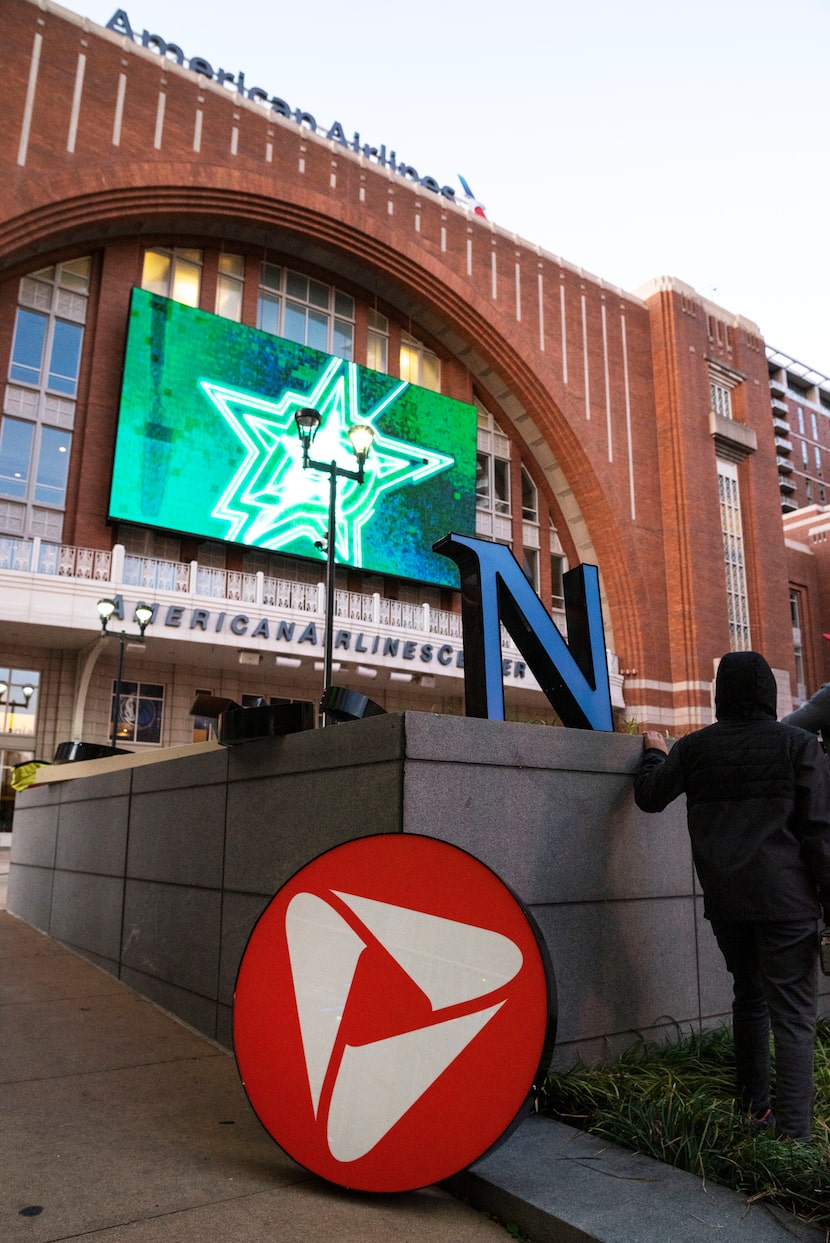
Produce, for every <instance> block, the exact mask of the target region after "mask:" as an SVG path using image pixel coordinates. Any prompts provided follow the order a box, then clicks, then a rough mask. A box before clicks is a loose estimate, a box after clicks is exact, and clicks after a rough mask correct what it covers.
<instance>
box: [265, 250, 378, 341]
mask: <svg viewBox="0 0 830 1243" xmlns="http://www.w3.org/2000/svg"><path fill="white" fill-rule="evenodd" d="M257 328H261V329H262V330H263V331H264V332H272V333H274V335H275V336H281V337H285V338H286V340H288V341H296V342H297V344H298V345H310V346H313V348H314V349H316V350H322V351H323V353H325V354H336V355H337V357H338V358H345V359H347V360H348V361H351V360H352V358H353V357H354V298H351V297H349V295H348V294H344V293H341V292H340V290H338V289H334V288H332V287H331V286H330V285H324V284H323V283H322V281H315V280H312V279H311V278H310V277H307V276H303V275H302V274H301V273H300V272H291V271H288V270H287V269H285V268H281V267H278V266H277V265H276V264H274V263H263V264H262V265H261V266H260V276H259V293H258V297H257Z"/></svg>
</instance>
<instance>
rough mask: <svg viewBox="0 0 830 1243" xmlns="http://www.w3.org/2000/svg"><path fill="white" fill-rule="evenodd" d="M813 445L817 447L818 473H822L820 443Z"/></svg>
mask: <svg viewBox="0 0 830 1243" xmlns="http://www.w3.org/2000/svg"><path fill="white" fill-rule="evenodd" d="M813 447H814V449H815V454H816V474H817V475H820V474H821V449H820V448H819V447H818V445H814V446H813Z"/></svg>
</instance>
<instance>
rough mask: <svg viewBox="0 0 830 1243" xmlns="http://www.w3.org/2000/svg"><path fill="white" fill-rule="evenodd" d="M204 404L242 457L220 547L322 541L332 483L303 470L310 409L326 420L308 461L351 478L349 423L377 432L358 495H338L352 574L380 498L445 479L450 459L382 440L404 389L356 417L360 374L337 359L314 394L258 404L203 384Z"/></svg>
mask: <svg viewBox="0 0 830 1243" xmlns="http://www.w3.org/2000/svg"><path fill="white" fill-rule="evenodd" d="M200 387H201V388H202V391H203V392H204V394H205V396H206V397H207V398H208V400H209V401H211V402H212V403H213V405H214V406H215V407H216V408H217V410H219V412H220V414H221V415H222V417H223V418H224V419H225V420H226V421H227V423H228V425H229V426H230V427H231V428H232V429H233V431H234V433H235V434H236V435H237V436H238V437H239V440H240V441H241V442H242V445H243V446H244V449H245V456H244V458H243V460H242V464H241V465H240V466H239V468H238V469H237V471H236V473H235V474H234V475H233V477H232V478H231V479H230V481H229V482H228V485H227V487H226V488H225V490H224V492H223V493H222V495H221V497H220V498H219V500H218V502H217V503H216V505H215V506H214V508H213V511H212V516H213V517H214V518H217V519H219V520H220V521H225V522H227V523H228V529H227V532H226V534H225V537H224V538H225V539H227V540H236V541H241V542H242V543H245V544H248V545H255V546H256V547H259V548H269V549H272V550H279V549H281V548H286V547H288V546H289V545H293V546H294V547H296V544H297V540H298V539H300V538H303V537H307V538H308V539H309V541H310V542H311V544H312V545H313V544H314V543H315V542H316V541H318V540H319V541H324V540H325V539H326V538H327V536H328V509H329V476H328V474H324V473H323V472H322V471H315V470H313V469H311V470H307V471H306V470H303V465H302V448H301V445H300V440H299V437H298V435H297V429H296V424H295V422H294V414H295V412H296V411H297V410H298V409H299V408H300V407H302V406H312V407H313V408H314V409H316V410H319V412H320V414H321V416H322V423H321V425H320V430H319V431H318V433H317V436H316V439H315V441H314V456H315V457H316V458H317V460H318V461H321V462H331V461H334V462H336V463H337V464H338V465H339V466H343V467H345V468H346V469H354V465H355V462H354V455H353V454H352V452H351V447H350V445H349V441H348V439H347V432H348V429H349V428H350V427H351V426H352V424H354V423H369V424H370V425H371V426H372V427H373V428H374V431H375V439H374V443H373V445H372V451H371V453H370V454H369V457H368V458H367V461H366V467H365V479H364V483H363V485H362V486H361V485H360V484H358V483H357V482H356V481H354V480H351V479H343V480H341V481H340V486H339V488H338V506H337V521H336V532H335V553H336V556H337V559H338V560H339V561H341V562H345V563H347V564H350V565H356V566H359V565H361V564H362V536H363V529H364V527H365V526H366V524H367V523H368V522H370V521H371V519H372V517H373V516H374V514H375V512H376V511H377V508H378V505H379V504H380V502H381V499H382V497H383V494H384V492H387V491H389V490H391V489H394V488H401V487H404V486H406V485H411V484H419V483H422V482H423V481H424V480H425V479H429V478H431V476H433V475H437V474H440V473H441V472H442V471H445V470H449V469H450V467H452V466H453V465H454V464H455V459H454V458H453V457H451V456H450V455H449V454H446V453H438V452H437V451H436V450H434V449H425V448H423V447H422V446H420V445H413V444H410V443H409V442H408V441H405V440H398V439H396V438H394V437H392V436H387V435H385V434H384V433H383V432H382V431H381V430H380V429H379V428H378V427H377V420H378V419H380V417H381V415H382V414H383V413H384V412H385V411H386V410H388V409H389V407H390V406H391V405H392V404H393V403H394V402H395V401H396V400H397V399H398V398H399V397H400V396H401V394H402V393H403V392H404V391H405V390H406V389H407V388H408V387H409V385H408V383H407V382H406V381H400V382H399V383H397V384H395V385H394V386H393V387H392V388H391V389H390V391H389V392H388V393H387V394H386V395H385V396H384V397H383V398H382V400H381V401H379V402H377V403H376V404H375V405H374V406H372V408H371V409H366V410H364V409H361V406H360V393H359V380H358V370H357V366H356V365H355V364H354V363H349V362H345V361H344V360H342V359H339V358H333V359H331V360H330V361H329V363H328V364H327V366H326V367H325V369H324V370H323V371H322V373H321V374H320V376H319V378H318V379H317V381H316V383H315V385H314V387H313V388H312V390H311V391H310V392H308V391H306V392H300V391H298V390H295V389H291V388H286V389H285V390H284V391H283V392H282V393H281V394H280V395H279V396H278V397H263V396H261V395H258V394H254V393H249V392H246V391H245V390H243V389H239V388H229V387H227V386H226V385H223V384H215V383H212V382H211V381H208V380H201V381H200Z"/></svg>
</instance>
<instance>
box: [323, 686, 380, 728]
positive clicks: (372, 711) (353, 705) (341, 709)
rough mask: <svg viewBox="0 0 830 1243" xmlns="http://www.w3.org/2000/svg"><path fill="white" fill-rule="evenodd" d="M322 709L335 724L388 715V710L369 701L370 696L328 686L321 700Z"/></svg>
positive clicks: (340, 687) (345, 688) (371, 700)
mask: <svg viewBox="0 0 830 1243" xmlns="http://www.w3.org/2000/svg"><path fill="white" fill-rule="evenodd" d="M320 709H321V711H322V712H324V713H325V714H326V716H327V717H328V718H329V719H330V720H332V721H334V722H340V721H360V720H362V719H363V718H364V717H366V716H384V715H385V713H386V709H385V708H381V706H380V704H376V703H375V701H374V700H373V699H369V697H368V695H363V694H361V692H360V691H352V690H349V689H348V688H347V687H345V686H327V687H326V689H325V690H324V691H323V698H322V699H321V700H320Z"/></svg>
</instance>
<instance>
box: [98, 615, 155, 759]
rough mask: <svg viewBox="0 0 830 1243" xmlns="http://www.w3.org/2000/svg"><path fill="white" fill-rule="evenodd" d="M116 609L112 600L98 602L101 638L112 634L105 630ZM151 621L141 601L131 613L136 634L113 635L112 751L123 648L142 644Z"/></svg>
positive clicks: (117, 712)
mask: <svg viewBox="0 0 830 1243" xmlns="http://www.w3.org/2000/svg"><path fill="white" fill-rule="evenodd" d="M116 607H117V606H116V603H115V601H114V600H99V601H98V616H99V617H100V619H101V636H102V638H103V637H106V638H109V636H110V634H111V633H112V631H110V630H108V629H107V626H108V624H109V620H110V618H111V617H112V615H113V613H114V612H115V610H116ZM152 620H153V610H152V609H151V608H150V606H149V604H144V602H143V601H142V602H141V603H140V604H137V605H136V606H135V612H134V613H133V621H134V622H135V624H136V625H137V626H138V631H139V632H138V634H137V635H134V634H127V633H126V631H124V630H122V631H121V632H120V633H119V634H117V635H115V638H117V639H118V645H119V646H118V673H117V674H116V678H115V711H114V712H113V714H112V731H111V734H110V746H111V747H112V748H113V749H114V748H115V745H116V739H117V737H118V717H119V715H120V713H121V683H122V679H123V674H124V648H125V646H126V644H127V643H128V641H129V640H130V639H139V640H140V641H141V642H142V643H143V642H144V631H145V630H146V629H147V627H148V625H149V624H150V622H151V621H152Z"/></svg>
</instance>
